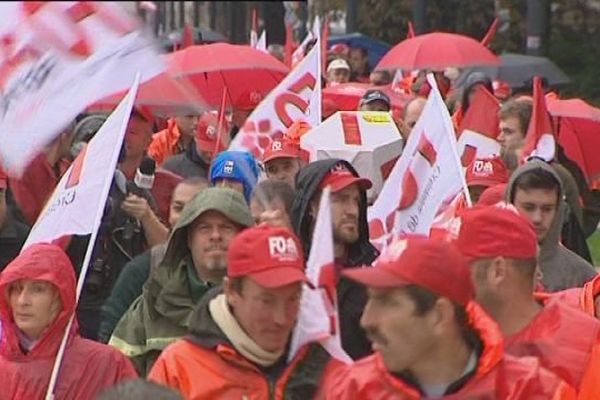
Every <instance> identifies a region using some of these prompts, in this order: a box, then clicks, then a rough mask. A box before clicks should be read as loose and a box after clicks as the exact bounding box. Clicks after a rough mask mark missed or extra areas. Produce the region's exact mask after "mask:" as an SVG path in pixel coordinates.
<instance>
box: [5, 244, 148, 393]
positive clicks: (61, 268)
mask: <svg viewBox="0 0 600 400" xmlns="http://www.w3.org/2000/svg"><path fill="white" fill-rule="evenodd" d="M19 279H39V280H44V281H48V282H51V283H52V284H53V285H55V286H56V287H57V288H58V290H59V294H60V298H61V301H62V305H63V307H62V310H61V311H60V313H59V314H58V316H57V317H56V319H55V320H54V322H53V323H52V325H50V326H49V327H48V328H47V330H46V331H45V332H44V333H43V335H42V337H41V338H40V339H39V341H38V342H37V344H36V345H35V346H34V347H33V348H32V349H31V350H30V351H29V352H28V353H27V354H25V353H24V352H23V351H22V350H21V348H20V346H19V339H18V336H17V329H18V328H17V327H16V325H15V324H14V321H13V317H12V313H11V311H10V306H9V304H8V303H7V296H8V293H7V289H8V285H9V284H10V283H11V282H14V281H17V280H19ZM74 309H75V274H74V269H73V265H71V263H70V261H69V259H68V258H67V257H66V255H65V254H64V253H63V252H62V251H61V250H60V249H59V248H58V247H56V246H54V245H49V244H34V245H32V246H31V247H29V248H28V249H27V250H26V251H25V252H23V253H21V255H20V256H19V257H17V258H16V259H15V260H14V261H13V262H12V263H10V264H9V265H8V266H7V267H6V269H5V270H4V271H3V272H2V274H1V275H0V319H1V322H2V340H0V371H1V372H0V399H1V400H8V399H11V400H30V399H43V398H44V396H45V394H46V389H47V386H48V382H49V380H50V373H51V371H52V366H53V364H54V359H55V355H56V352H57V351H58V347H59V345H60V342H61V339H62V337H63V334H64V332H65V328H66V326H67V323H68V321H69V318H70V315H71V314H72V313H73V312H74ZM76 331H77V324H76V323H74V324H73V326H72V329H71V332H70V335H69V339H68V342H67V348H66V351H65V356H64V358H63V362H62V366H61V369H60V372H59V375H58V380H57V385H56V390H55V398H56V399H57V400H64V399H74V400H75V399H77V400H79V399H94V398H95V397H96V395H97V394H99V392H101V391H102V390H104V389H105V388H107V387H110V386H112V385H114V384H116V383H118V382H120V381H123V380H125V379H128V378H136V377H137V374H136V372H135V370H134V368H133V366H132V365H131V363H130V361H129V360H128V359H127V358H126V357H125V356H124V355H122V354H121V353H119V351H117V350H115V349H113V348H111V347H109V346H107V345H104V344H101V343H97V342H93V341H90V340H87V339H83V338H81V337H80V336H79V335H78V334H77V332H76Z"/></svg>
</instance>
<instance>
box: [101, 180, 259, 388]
mask: <svg viewBox="0 0 600 400" xmlns="http://www.w3.org/2000/svg"><path fill="white" fill-rule="evenodd" d="M250 225H252V216H251V215H250V211H249V210H248V206H247V204H246V202H245V201H244V198H243V197H242V195H241V194H239V193H238V192H236V191H235V190H232V189H228V188H207V189H204V190H203V191H202V192H200V193H199V194H198V195H197V196H195V197H194V198H193V199H192V200H191V201H190V202H189V203H188V204H186V205H185V207H184V209H183V211H182V213H181V216H180V217H179V221H177V224H176V225H175V227H174V228H173V232H172V233H171V236H170V238H169V242H168V244H167V251H166V253H165V256H164V258H163V260H162V262H161V263H160V264H159V266H158V267H157V268H155V269H153V270H152V271H151V274H150V276H149V278H148V281H147V282H146V284H145V286H144V290H143V294H142V296H140V297H138V298H137V299H136V301H135V302H134V303H133V304H132V305H131V307H130V308H129V310H127V312H126V313H125V315H123V318H121V320H120V321H119V323H118V324H117V326H116V328H115V331H114V332H113V335H112V337H111V339H110V341H109V344H111V345H112V346H114V347H116V348H118V349H119V350H121V351H122V352H123V353H125V354H126V355H127V356H128V357H129V358H130V359H131V360H132V361H133V362H134V365H135V366H136V369H137V370H138V371H139V373H140V375H143V376H145V375H146V374H147V373H148V371H149V370H150V368H151V367H152V365H153V364H154V361H156V358H157V357H158V355H159V354H160V352H161V351H162V350H163V349H164V348H165V347H166V346H167V345H169V344H170V343H172V342H174V341H175V340H176V339H178V338H180V337H182V336H183V335H185V333H186V332H187V329H188V322H189V317H190V315H191V312H192V310H193V308H194V306H195V305H196V303H197V301H198V300H199V299H200V298H201V297H202V295H203V294H204V293H205V292H206V291H207V290H208V289H209V288H210V287H212V286H214V285H218V284H220V283H221V279H222V278H223V276H224V275H225V272H226V267H227V260H226V251H227V248H228V246H229V243H230V241H231V239H232V238H233V236H234V235H235V234H236V233H237V232H239V231H241V230H242V229H244V228H245V227H248V226H250Z"/></svg>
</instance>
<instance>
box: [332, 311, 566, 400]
mask: <svg viewBox="0 0 600 400" xmlns="http://www.w3.org/2000/svg"><path fill="white" fill-rule="evenodd" d="M467 313H468V314H469V319H470V320H471V324H472V327H473V329H475V330H476V331H477V333H478V335H479V338H480V340H481V341H482V342H483V349H482V351H481V353H480V354H479V357H478V360H477V367H476V369H475V372H474V374H473V375H471V376H470V377H468V378H467V379H464V378H463V379H460V380H459V381H457V382H455V383H454V384H452V385H451V386H450V388H449V389H448V390H447V392H446V394H445V395H444V396H442V397H436V399H444V400H462V399H469V400H488V399H490V400H491V399H497V400H508V399H511V400H515V399H522V400H531V399H574V398H575V397H574V396H575V392H574V390H573V388H572V387H571V386H569V385H568V384H567V383H565V382H564V381H562V380H561V379H560V378H559V377H557V376H556V375H554V374H553V373H552V372H550V371H548V370H546V369H544V368H543V367H541V366H540V363H539V361H538V360H537V359H535V358H533V357H524V358H520V359H519V358H515V357H512V356H509V355H505V354H504V349H503V344H502V334H501V333H500V331H499V330H498V327H497V325H496V324H495V323H494V322H493V321H492V320H491V319H490V318H489V317H488V316H487V315H486V314H485V313H484V312H483V311H482V310H481V308H479V306H477V305H476V304H475V303H471V305H470V306H468V307H467ZM325 390H326V398H327V399H331V400H334V399H335V400H345V399H356V400H359V399H378V400H388V399H389V400H417V399H422V398H425V396H424V395H423V394H422V393H421V390H420V389H419V388H418V387H416V386H414V385H411V384H409V383H408V382H406V381H405V380H403V379H401V378H400V377H398V376H396V375H395V374H393V373H390V371H388V370H387V369H386V367H385V365H384V363H383V359H382V357H381V355H380V354H379V353H375V354H373V355H371V356H369V357H367V358H364V359H362V360H360V361H357V362H356V363H354V365H351V366H349V367H347V369H346V370H345V371H343V372H341V373H339V374H337V376H336V377H335V379H333V380H331V381H328V382H327V383H326V388H325Z"/></svg>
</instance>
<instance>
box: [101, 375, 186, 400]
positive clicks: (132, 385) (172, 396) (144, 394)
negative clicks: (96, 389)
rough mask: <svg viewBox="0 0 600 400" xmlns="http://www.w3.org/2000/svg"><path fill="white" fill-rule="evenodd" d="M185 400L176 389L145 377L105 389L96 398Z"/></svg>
mask: <svg viewBox="0 0 600 400" xmlns="http://www.w3.org/2000/svg"><path fill="white" fill-rule="evenodd" d="M150 399H151V400H183V397H181V394H179V393H177V392H176V391H175V390H172V389H169V388H167V387H165V386H162V385H157V384H156V383H154V382H150V381H147V380H145V379H133V380H129V381H127V382H123V383H119V384H118V385H115V386H113V387H111V388H110V389H107V390H105V391H104V392H102V393H101V394H100V396H98V398H97V399H96V400H150Z"/></svg>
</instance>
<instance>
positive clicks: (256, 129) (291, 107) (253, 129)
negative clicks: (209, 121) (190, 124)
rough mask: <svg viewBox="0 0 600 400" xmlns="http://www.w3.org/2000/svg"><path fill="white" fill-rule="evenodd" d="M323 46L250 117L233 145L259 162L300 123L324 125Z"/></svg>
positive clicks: (314, 51)
mask: <svg viewBox="0 0 600 400" xmlns="http://www.w3.org/2000/svg"><path fill="white" fill-rule="evenodd" d="M319 48H320V46H319V43H318V41H317V44H316V45H315V46H314V47H313V48H312V49H311V50H310V52H309V53H308V55H307V56H306V57H305V58H304V60H302V62H301V63H300V64H298V65H297V66H296V67H295V68H294V69H293V70H292V71H291V72H290V73H289V74H288V75H287V76H286V77H285V79H284V80H283V81H281V83H280V84H279V85H277V87H276V88H275V89H273V90H272V91H271V92H270V93H269V94H268V95H267V97H266V98H265V99H264V100H263V101H262V102H261V103H260V104H259V105H258V106H257V107H256V109H255V110H254V111H253V112H252V114H250V116H249V117H248V119H247V120H246V123H245V124H244V126H243V127H242V128H241V129H240V131H239V132H238V134H237V136H236V137H235V139H233V140H232V141H231V144H230V145H229V149H230V150H246V151H249V152H251V153H252V154H254V156H255V157H257V158H259V159H260V157H261V156H262V154H263V153H264V151H265V150H266V149H267V148H269V146H270V145H271V142H272V141H273V139H278V138H281V137H283V134H284V133H285V131H287V129H288V128H289V127H290V126H291V125H292V123H294V122H295V121H297V120H304V121H306V122H307V123H308V124H309V125H311V126H316V125H318V124H320V123H321V64H320V52H319Z"/></svg>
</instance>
